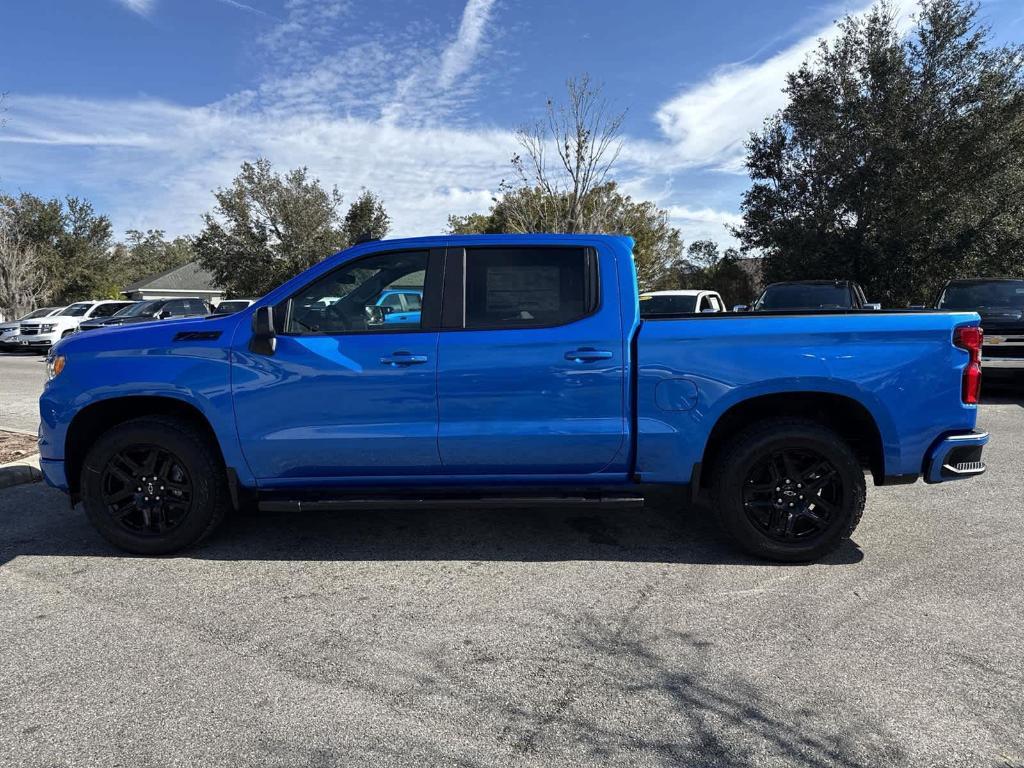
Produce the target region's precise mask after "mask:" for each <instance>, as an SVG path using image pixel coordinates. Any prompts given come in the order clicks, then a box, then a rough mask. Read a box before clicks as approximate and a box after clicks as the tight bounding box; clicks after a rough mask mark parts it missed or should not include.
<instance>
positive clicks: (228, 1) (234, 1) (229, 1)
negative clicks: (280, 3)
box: [217, 0, 273, 18]
mask: <svg viewBox="0 0 1024 768" xmlns="http://www.w3.org/2000/svg"><path fill="white" fill-rule="evenodd" d="M217 2H219V3H223V4H224V5H230V6H231V7H232V8H237V9H238V10H240V11H247V12H248V13H254V14H256V15H257V16H266V17H267V18H273V16H271V15H270V14H269V13H267V12H266V11H262V10H260V9H259V8H254V7H253V6H251V5H246V4H245V3H240V2H238V0H217Z"/></svg>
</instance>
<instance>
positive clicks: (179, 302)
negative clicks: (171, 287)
mask: <svg viewBox="0 0 1024 768" xmlns="http://www.w3.org/2000/svg"><path fill="white" fill-rule="evenodd" d="M160 311H161V312H170V313H171V316H172V317H181V316H182V315H184V314H185V301H184V299H175V300H174V301H168V302H167V303H166V304H164V306H163V308H162V309H161V310H160Z"/></svg>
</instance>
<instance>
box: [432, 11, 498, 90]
mask: <svg viewBox="0 0 1024 768" xmlns="http://www.w3.org/2000/svg"><path fill="white" fill-rule="evenodd" d="M493 7H494V0H468V2H467V3H466V7H465V8H464V9H463V11H462V22H461V23H460V24H459V33H458V34H457V35H456V36H455V40H454V41H452V42H451V43H450V44H449V45H448V47H446V48H445V49H444V52H443V53H442V54H441V72H440V74H439V76H438V84H439V85H440V86H441V88H450V87H451V86H452V84H453V83H454V82H455V80H456V79H457V78H459V77H461V76H462V75H463V74H465V73H466V71H467V70H468V69H469V68H470V67H471V66H472V65H473V60H474V59H475V58H476V55H477V51H478V50H479V48H480V44H481V42H482V40H483V34H484V28H485V27H486V26H487V21H488V19H489V18H490V15H491V9H492V8H493Z"/></svg>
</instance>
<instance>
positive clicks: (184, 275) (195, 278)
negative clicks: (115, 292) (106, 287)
mask: <svg viewBox="0 0 1024 768" xmlns="http://www.w3.org/2000/svg"><path fill="white" fill-rule="evenodd" d="M139 290H149V291H161V290H164V291H215V290H217V287H216V286H215V285H214V284H213V275H211V274H210V273H209V272H207V271H206V270H205V269H203V268H202V267H201V266H199V262H198V261H190V262H189V263H188V264H182V265H181V266H180V267H172V268H171V269H167V270H164V271H163V272H159V273H157V274H155V275H150V276H149V277H144V278H142V279H141V280H136V281H135V282H134V283H132V284H131V285H128V286H125V289H124V290H123V291H121V293H131V292H132V291H139Z"/></svg>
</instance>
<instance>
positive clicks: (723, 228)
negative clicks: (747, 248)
mask: <svg viewBox="0 0 1024 768" xmlns="http://www.w3.org/2000/svg"><path fill="white" fill-rule="evenodd" d="M666 210H667V211H668V217H669V220H670V221H671V222H672V225H673V226H675V227H677V228H678V229H679V231H680V233H681V234H682V236H683V240H684V241H685V242H687V243H692V242H693V241H694V240H714V241H715V242H717V243H719V244H720V245H722V246H723V247H725V248H728V247H730V246H734V245H737V244H738V241H737V240H736V238H735V237H733V235H732V233H731V232H730V231H729V227H734V226H737V225H739V224H740V223H741V222H742V221H743V217H741V216H740V215H739V214H738V213H733V212H731V211H720V210H716V209H714V208H691V207H690V206H686V205H670V206H668V208H667V209H666Z"/></svg>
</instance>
